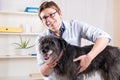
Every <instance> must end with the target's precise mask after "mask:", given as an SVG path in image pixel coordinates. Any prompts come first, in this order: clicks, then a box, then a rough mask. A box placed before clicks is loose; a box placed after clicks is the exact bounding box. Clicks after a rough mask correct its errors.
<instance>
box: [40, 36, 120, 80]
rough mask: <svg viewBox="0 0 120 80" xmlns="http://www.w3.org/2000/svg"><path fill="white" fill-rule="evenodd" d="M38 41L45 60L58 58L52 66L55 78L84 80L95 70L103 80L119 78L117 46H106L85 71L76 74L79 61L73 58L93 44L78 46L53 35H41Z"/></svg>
mask: <svg viewBox="0 0 120 80" xmlns="http://www.w3.org/2000/svg"><path fill="white" fill-rule="evenodd" d="M39 43H40V45H39V50H40V54H42V55H43V58H44V59H45V61H51V59H53V58H54V59H55V58H56V59H57V58H60V59H58V62H57V65H56V66H55V67H54V73H55V77H56V80H84V78H85V77H90V76H91V75H93V74H94V73H95V72H96V71H97V72H99V74H100V76H101V78H102V79H103V80H120V49H118V48H117V47H113V46H107V47H106V48H105V49H104V50H103V51H102V52H101V53H100V54H99V55H98V56H97V57H96V58H95V59H94V60H93V61H92V62H91V64H90V65H89V67H88V68H87V69H86V70H85V71H83V72H81V73H80V74H78V66H79V64H80V61H78V62H73V59H75V58H77V57H79V56H81V55H84V54H87V53H88V52H89V51H90V50H91V48H92V47H93V45H89V46H84V47H78V46H74V45H70V44H68V43H67V42H66V41H65V40H64V39H62V38H58V37H55V36H44V37H41V38H40V40H39ZM61 53H62V56H61V57H59V55H60V54H61Z"/></svg>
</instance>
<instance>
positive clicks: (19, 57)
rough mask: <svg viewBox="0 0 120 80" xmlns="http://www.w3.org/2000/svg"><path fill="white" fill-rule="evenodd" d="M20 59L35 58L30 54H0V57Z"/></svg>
mask: <svg viewBox="0 0 120 80" xmlns="http://www.w3.org/2000/svg"><path fill="white" fill-rule="evenodd" d="M6 58H7V59H15V58H17V59H21V58H25V59H27V58H36V56H30V55H0V59H6Z"/></svg>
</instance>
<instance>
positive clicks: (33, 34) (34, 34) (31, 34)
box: [0, 33, 39, 36]
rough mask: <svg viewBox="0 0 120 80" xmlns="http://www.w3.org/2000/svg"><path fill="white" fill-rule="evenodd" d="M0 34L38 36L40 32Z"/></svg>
mask: <svg viewBox="0 0 120 80" xmlns="http://www.w3.org/2000/svg"><path fill="white" fill-rule="evenodd" d="M0 35H26V36H38V35H39V33H0Z"/></svg>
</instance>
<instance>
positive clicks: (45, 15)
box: [40, 8, 62, 32]
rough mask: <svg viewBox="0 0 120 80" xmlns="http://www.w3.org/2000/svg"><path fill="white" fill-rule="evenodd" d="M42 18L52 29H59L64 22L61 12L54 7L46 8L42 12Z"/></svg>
mask: <svg viewBox="0 0 120 80" xmlns="http://www.w3.org/2000/svg"><path fill="white" fill-rule="evenodd" d="M40 17H41V20H42V22H43V24H44V25H46V26H47V27H48V28H49V29H50V30H51V31H54V32H55V31H58V30H59V29H60V26H61V24H62V15H61V12H59V13H58V12H57V11H56V10H55V9H53V8H46V9H45V10H43V11H42V12H41V14H40Z"/></svg>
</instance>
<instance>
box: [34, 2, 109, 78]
mask: <svg viewBox="0 0 120 80" xmlns="http://www.w3.org/2000/svg"><path fill="white" fill-rule="evenodd" d="M39 17H40V19H41V21H42V22H43V24H44V25H45V26H47V29H46V30H45V31H44V32H43V34H42V36H44V35H56V36H60V37H62V38H64V39H65V40H66V41H67V42H68V43H70V44H73V45H76V46H80V45H81V43H80V42H81V39H82V38H84V39H87V40H89V41H91V42H93V43H94V46H93V48H92V49H91V51H90V52H89V53H88V54H86V55H83V56H80V57H78V58H76V59H74V60H73V61H74V62H75V61H80V62H81V63H80V66H79V67H80V70H79V71H78V72H79V73H80V72H82V71H84V70H85V69H86V68H87V67H88V66H89V64H90V63H91V61H92V60H93V59H94V58H95V57H96V56H97V55H98V54H99V53H100V52H101V51H102V50H103V49H104V48H105V47H106V46H107V44H108V43H109V42H110V41H111V37H110V36H109V34H108V33H106V32H104V31H102V30H101V29H99V28H96V27H94V26H92V25H88V24H87V23H84V22H81V21H77V20H71V21H63V20H62V13H61V10H60V8H59V7H58V6H57V5H56V4H55V3H54V2H52V1H48V2H47V1H46V2H44V3H42V4H41V6H40V8H39ZM39 38H40V36H38V38H37V40H38V39H39ZM37 44H39V43H38V41H37V43H36V48H37V49H38V47H37ZM37 51H38V54H37V59H38V64H39V66H40V69H39V70H40V73H41V74H42V75H43V76H45V75H47V76H48V77H44V80H54V77H53V76H52V70H53V69H52V68H53V67H55V66H56V64H57V63H56V62H55V61H54V62H51V63H45V62H44V61H43V60H42V58H41V55H40V54H39V50H37Z"/></svg>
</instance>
